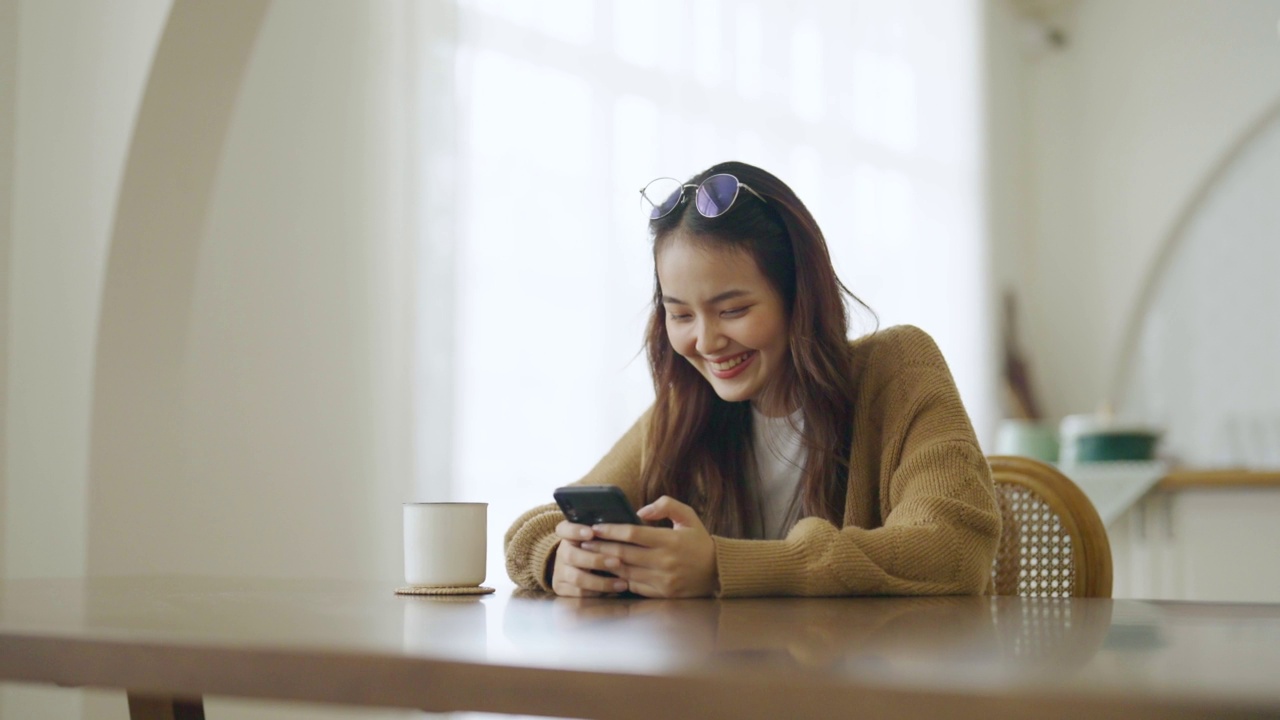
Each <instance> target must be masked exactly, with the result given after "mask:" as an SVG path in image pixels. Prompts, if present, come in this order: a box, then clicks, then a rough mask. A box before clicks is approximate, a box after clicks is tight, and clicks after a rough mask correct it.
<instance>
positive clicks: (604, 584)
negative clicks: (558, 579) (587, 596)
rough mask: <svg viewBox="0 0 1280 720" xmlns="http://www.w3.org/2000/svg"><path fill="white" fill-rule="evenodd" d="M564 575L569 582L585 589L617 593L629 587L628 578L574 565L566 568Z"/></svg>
mask: <svg viewBox="0 0 1280 720" xmlns="http://www.w3.org/2000/svg"><path fill="white" fill-rule="evenodd" d="M564 575H565V580H566V581H567V582H569V583H571V584H573V585H576V586H577V587H580V588H582V589H584V590H593V591H595V592H598V593H617V592H623V591H625V590H626V589H627V581H626V580H621V579H619V578H616V577H605V576H603V575H596V574H594V573H592V572H590V571H589V570H582V569H580V568H575V567H572V566H570V567H566V568H565V573H564Z"/></svg>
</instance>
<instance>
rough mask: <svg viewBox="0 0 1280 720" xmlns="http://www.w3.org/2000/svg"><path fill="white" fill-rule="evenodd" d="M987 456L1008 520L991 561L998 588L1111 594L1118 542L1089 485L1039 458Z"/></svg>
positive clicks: (1039, 593)
mask: <svg viewBox="0 0 1280 720" xmlns="http://www.w3.org/2000/svg"><path fill="white" fill-rule="evenodd" d="M987 459H988V461H989V462H990V463H991V473H992V477H993V479H994V480H995V487H996V498H997V499H998V500H999V503H1000V516H1001V520H1002V522H1003V523H1004V527H1003V529H1002V530H1001V532H1000V548H999V550H997V551H996V559H995V563H994V564H993V565H992V575H993V578H992V579H993V581H994V582H993V584H994V590H993V591H994V593H995V594H996V595H1019V596H1022V597H1105V598H1109V597H1111V543H1110V542H1109V541H1108V540H1107V530H1106V526H1104V525H1103V524H1102V518H1101V517H1099V516H1098V511H1097V510H1095V509H1094V508H1093V503H1091V502H1089V498H1088V497H1086V496H1085V494H1084V492H1082V491H1081V490H1080V488H1079V487H1077V486H1076V484H1075V483H1074V482H1072V481H1071V479H1070V478H1068V477H1067V476H1066V475H1063V474H1062V473H1061V472H1058V470H1057V469H1056V468H1054V467H1053V466H1052V465H1048V464H1046V463H1043V462H1040V461H1039V460H1033V459H1031V458H1026V457H1014V456H1006V455H993V456H991V457H989V458H987Z"/></svg>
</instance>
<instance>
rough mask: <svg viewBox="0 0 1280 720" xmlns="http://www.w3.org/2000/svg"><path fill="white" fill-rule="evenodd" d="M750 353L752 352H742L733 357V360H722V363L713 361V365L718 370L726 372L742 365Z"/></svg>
mask: <svg viewBox="0 0 1280 720" xmlns="http://www.w3.org/2000/svg"><path fill="white" fill-rule="evenodd" d="M750 354H751V353H749V352H748V353H742V354H741V355H739V356H738V357H736V358H733V359H732V360H726V361H724V362H721V363H718V362H713V363H711V367H713V368H715V369H716V370H719V371H720V372H724V371H725V370H731V369H733V368H736V367H738V366H739V365H741V364H742V361H743V360H746V359H747V356H748V355H750Z"/></svg>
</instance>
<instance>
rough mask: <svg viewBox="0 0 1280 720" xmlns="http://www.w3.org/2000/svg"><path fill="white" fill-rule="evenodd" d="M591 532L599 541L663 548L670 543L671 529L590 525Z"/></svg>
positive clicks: (642, 526)
mask: <svg viewBox="0 0 1280 720" xmlns="http://www.w3.org/2000/svg"><path fill="white" fill-rule="evenodd" d="M591 532H592V534H594V535H595V537H597V538H599V539H601V540H612V541H614V542H623V543H631V544H632V545H640V546H642V547H664V546H666V545H667V544H669V543H670V542H671V536H670V533H671V528H655V527H645V526H644V525H592V526H591Z"/></svg>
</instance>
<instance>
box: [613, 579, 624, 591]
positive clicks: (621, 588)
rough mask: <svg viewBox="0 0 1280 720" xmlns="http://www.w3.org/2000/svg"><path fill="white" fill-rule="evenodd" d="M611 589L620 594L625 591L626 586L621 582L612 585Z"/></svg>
mask: <svg viewBox="0 0 1280 720" xmlns="http://www.w3.org/2000/svg"><path fill="white" fill-rule="evenodd" d="M613 589H614V590H617V591H618V592H622V591H624V590H626V589H627V584H626V583H625V582H623V581H621V580H619V581H618V582H616V583H614V584H613Z"/></svg>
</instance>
